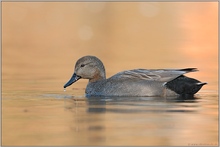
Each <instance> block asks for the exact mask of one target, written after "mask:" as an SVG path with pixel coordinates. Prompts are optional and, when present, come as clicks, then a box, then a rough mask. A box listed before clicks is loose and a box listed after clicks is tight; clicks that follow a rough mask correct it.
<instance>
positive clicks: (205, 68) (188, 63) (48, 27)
mask: <svg viewBox="0 0 220 147" xmlns="http://www.w3.org/2000/svg"><path fill="white" fill-rule="evenodd" d="M217 13H218V2H2V78H3V90H4V89H5V88H6V87H9V88H11V87H12V85H11V86H10V85H8V86H6V85H7V84H9V83H10V81H13V82H15V81H16V80H19V79H20V80H21V81H20V82H24V79H28V80H29V82H32V83H36V82H39V81H41V80H46V79H47V80H48V79H51V84H47V85H46V86H47V87H45V88H49V87H48V86H51V88H52V87H54V88H55V89H54V90H60V89H62V86H63V84H64V83H65V82H66V81H67V80H68V79H69V78H70V76H71V75H72V72H73V68H74V64H75V62H76V61H77V59H78V58H80V57H82V56H85V55H94V56H97V57H98V58H100V59H101V60H102V61H103V62H104V65H105V67H106V71H107V76H108V77H109V76H112V75H113V74H115V73H117V72H119V71H122V70H127V69H134V68H185V67H197V68H199V70H200V72H197V73H192V74H191V75H190V74H189V76H193V77H195V78H198V79H200V80H201V81H205V82H208V83H209V85H207V86H204V89H205V88H207V89H212V90H217V83H218V74H217V73H218V14H217ZM54 80H57V81H58V83H56V84H54V83H52V82H53V81H54ZM5 81H7V82H5ZM82 81H83V80H81V81H79V82H82ZM83 82H85V81H83ZM5 84H6V85H5ZM12 84H13V83H12ZM18 84H20V85H22V84H24V83H18ZM44 85H45V83H44V84H42V85H41V86H44ZM21 87H22V86H21ZM76 87H77V85H76ZM83 87H85V85H83Z"/></svg>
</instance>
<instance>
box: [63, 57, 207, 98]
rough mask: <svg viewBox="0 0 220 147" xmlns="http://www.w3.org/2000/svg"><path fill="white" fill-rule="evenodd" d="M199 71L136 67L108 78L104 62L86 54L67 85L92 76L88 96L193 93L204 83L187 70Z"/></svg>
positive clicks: (78, 62) (182, 94)
mask: <svg viewBox="0 0 220 147" xmlns="http://www.w3.org/2000/svg"><path fill="white" fill-rule="evenodd" d="M194 71H197V69H196V68H185V69H149V70H148V69H134V70H127V71H122V72H119V73H117V74H116V75H114V76H112V77H110V78H108V79H106V76H105V68H104V65H103V63H102V62H101V61H100V60H99V59H98V58H97V57H95V56H84V57H82V58H80V59H79V60H78V61H77V62H76V65H75V72H74V74H73V76H72V77H71V79H70V80H69V81H68V82H67V83H66V84H65V85H64V88H66V87H68V86H70V85H71V84H73V83H74V82H76V81H77V80H79V79H80V78H83V79H89V83H88V85H87V87H86V96H88V97H91V96H178V95H179V96H185V95H187V96H188V95H189V96H193V95H194V94H195V93H197V92H198V91H199V90H200V89H201V88H202V86H203V85H205V84H207V83H202V82H200V81H198V80H196V79H193V78H189V77H186V76H184V75H183V74H185V73H188V72H194Z"/></svg>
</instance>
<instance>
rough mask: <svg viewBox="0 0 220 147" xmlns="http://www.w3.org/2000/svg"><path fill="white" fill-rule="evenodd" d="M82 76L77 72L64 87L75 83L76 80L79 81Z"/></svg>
mask: <svg viewBox="0 0 220 147" xmlns="http://www.w3.org/2000/svg"><path fill="white" fill-rule="evenodd" d="M80 78H81V77H80V76H77V75H76V74H75V73H74V74H73V75H72V77H71V79H70V80H69V81H68V82H67V83H66V84H65V85H64V86H63V87H64V88H66V87H68V86H70V85H72V84H73V83H75V82H76V81H78V80H79V79H80Z"/></svg>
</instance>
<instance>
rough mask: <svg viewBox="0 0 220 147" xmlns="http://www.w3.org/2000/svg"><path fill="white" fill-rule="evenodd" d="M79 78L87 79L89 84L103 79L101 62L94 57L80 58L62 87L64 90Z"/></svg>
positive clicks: (103, 69) (103, 71)
mask: <svg viewBox="0 0 220 147" xmlns="http://www.w3.org/2000/svg"><path fill="white" fill-rule="evenodd" d="M80 78H82V79H89V81H90V82H95V81H98V80H101V79H105V78H106V77H105V68H104V65H103V63H102V61H101V60H99V59H98V58H97V57H95V56H84V57H82V58H80V59H79V60H78V61H77V62H76V65H75V70H74V73H73V75H72V77H71V78H70V80H69V81H68V82H67V83H66V84H65V85H64V88H66V87H68V86H70V85H71V84H73V83H74V82H76V81H78V80H79V79H80Z"/></svg>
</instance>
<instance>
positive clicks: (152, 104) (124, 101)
mask: <svg viewBox="0 0 220 147" xmlns="http://www.w3.org/2000/svg"><path fill="white" fill-rule="evenodd" d="M199 99H200V98H197V97H187V98H186V97H184V98H183V97H172V98H164V97H90V98H87V100H86V103H87V106H88V109H87V112H88V113H191V112H196V109H194V108H196V107H199V105H198V104H197V103H198V102H199V101H198V100H199Z"/></svg>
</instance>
